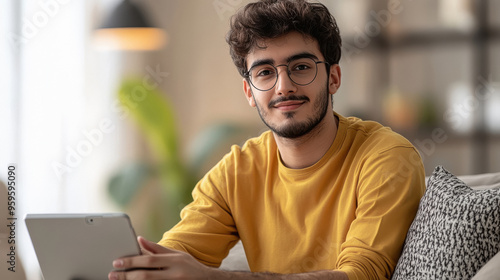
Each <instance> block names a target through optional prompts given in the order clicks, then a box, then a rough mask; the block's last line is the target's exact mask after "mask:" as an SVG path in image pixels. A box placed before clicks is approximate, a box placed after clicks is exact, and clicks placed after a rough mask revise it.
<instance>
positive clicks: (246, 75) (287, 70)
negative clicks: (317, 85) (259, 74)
mask: <svg viewBox="0 0 500 280" xmlns="http://www.w3.org/2000/svg"><path fill="white" fill-rule="evenodd" d="M311 60H312V61H314V60H313V59H311ZM292 62H294V61H293V60H292V61H290V62H288V63H286V64H280V65H276V66H274V65H272V64H268V65H270V66H271V67H273V68H274V70H276V71H275V73H276V79H275V81H274V84H273V85H272V86H271V87H270V88H269V89H260V88H258V87H256V86H255V85H254V84H253V82H252V78H251V76H250V72H251V71H252V69H253V68H254V67H257V66H261V65H256V66H253V67H252V68H250V69H248V71H246V72H245V73H244V74H243V75H244V77H245V78H247V79H248V81H250V84H251V85H252V86H253V87H254V88H256V89H258V90H260V91H270V90H272V89H273V88H274V86H276V83H277V82H278V78H279V75H278V67H281V66H286V74H287V75H288V78H289V79H290V81H292V82H293V83H294V84H296V85H299V86H307V85H309V84H311V83H312V82H314V80H316V76H318V64H319V63H324V64H325V65H326V66H327V67H328V66H329V65H330V63H328V62H326V61H314V63H316V73H314V78H313V79H312V80H311V81H310V82H308V83H305V84H299V83H297V82H295V81H294V80H293V79H292V77H290V75H291V71H290V68H289V66H290V63H292ZM327 73H328V71H327Z"/></svg>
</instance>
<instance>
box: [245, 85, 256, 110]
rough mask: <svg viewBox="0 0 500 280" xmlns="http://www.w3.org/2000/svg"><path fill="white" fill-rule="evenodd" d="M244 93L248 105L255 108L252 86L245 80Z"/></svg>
mask: <svg viewBox="0 0 500 280" xmlns="http://www.w3.org/2000/svg"><path fill="white" fill-rule="evenodd" d="M243 92H244V93H245V96H246V98H247V100H248V104H250V106H252V107H255V99H254V98H253V94H252V88H251V85H250V83H249V82H248V81H247V79H245V78H243Z"/></svg>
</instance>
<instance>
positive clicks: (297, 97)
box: [267, 95, 310, 109]
mask: <svg viewBox="0 0 500 280" xmlns="http://www.w3.org/2000/svg"><path fill="white" fill-rule="evenodd" d="M285 101H310V99H309V97H307V96H305V95H290V96H283V97H279V98H276V99H274V100H271V101H270V102H269V104H268V105H267V108H268V109H271V108H273V107H274V106H275V105H276V104H278V103H280V102H285Z"/></svg>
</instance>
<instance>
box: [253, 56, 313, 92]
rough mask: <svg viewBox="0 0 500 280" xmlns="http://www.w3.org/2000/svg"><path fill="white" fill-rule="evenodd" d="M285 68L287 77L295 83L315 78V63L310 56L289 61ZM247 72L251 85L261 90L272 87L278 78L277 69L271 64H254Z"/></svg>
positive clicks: (302, 82) (310, 81) (307, 81)
mask: <svg viewBox="0 0 500 280" xmlns="http://www.w3.org/2000/svg"><path fill="white" fill-rule="evenodd" d="M280 66H285V65H280ZM278 67H279V66H278ZM287 70H288V71H287V72H288V77H289V78H290V79H291V80H292V81H293V82H294V83H295V84H297V85H301V86H305V85H308V84H310V83H312V82H313V81H314V79H315V78H316V73H317V63H316V62H315V61H314V60H313V59H312V58H299V59H295V60H292V61H290V63H288V66H287ZM248 74H249V78H250V82H251V83H252V85H253V86H254V87H255V88H257V89H258V90H261V91H267V90H270V89H272V88H273V87H274V85H275V84H276V81H277V79H278V73H277V69H276V67H275V66H273V65H271V64H263V65H257V66H254V67H252V68H251V69H250V71H249V73H248Z"/></svg>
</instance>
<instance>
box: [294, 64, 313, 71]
mask: <svg viewBox="0 0 500 280" xmlns="http://www.w3.org/2000/svg"><path fill="white" fill-rule="evenodd" d="M309 69H311V67H310V66H309V65H307V64H298V65H295V66H294V67H293V69H292V71H303V70H309Z"/></svg>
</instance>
